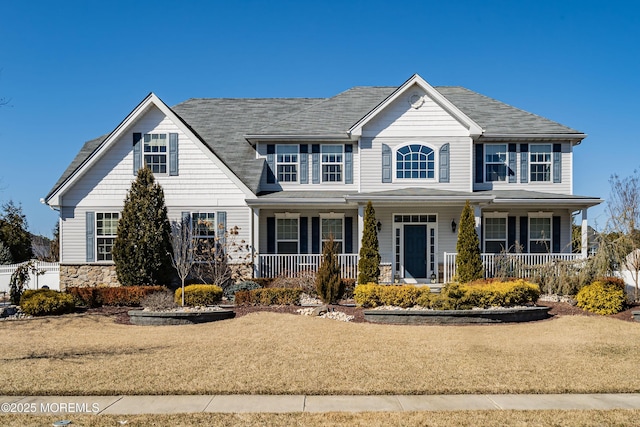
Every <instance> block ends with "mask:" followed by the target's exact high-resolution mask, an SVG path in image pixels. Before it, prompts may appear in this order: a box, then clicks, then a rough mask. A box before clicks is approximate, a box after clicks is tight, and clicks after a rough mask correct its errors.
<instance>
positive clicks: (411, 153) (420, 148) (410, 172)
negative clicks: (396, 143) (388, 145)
mask: <svg viewBox="0 0 640 427" xmlns="http://www.w3.org/2000/svg"><path fill="white" fill-rule="evenodd" d="M396 178H398V179H434V178H435V153H434V152H433V150H432V149H431V148H429V147H427V146H426V145H421V144H409V145H405V146H402V147H400V148H398V149H397V150H396Z"/></svg>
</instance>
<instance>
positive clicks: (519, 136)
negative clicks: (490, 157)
mask: <svg viewBox="0 0 640 427" xmlns="http://www.w3.org/2000/svg"><path fill="white" fill-rule="evenodd" d="M586 137H587V134H584V133H485V134H483V135H482V136H481V137H480V138H479V139H491V140H505V141H506V140H508V141H520V140H522V141H525V140H528V141H530V140H545V141H549V140H553V141H571V143H572V144H574V145H578V144H580V142H582V140H583V139H585V138H586Z"/></svg>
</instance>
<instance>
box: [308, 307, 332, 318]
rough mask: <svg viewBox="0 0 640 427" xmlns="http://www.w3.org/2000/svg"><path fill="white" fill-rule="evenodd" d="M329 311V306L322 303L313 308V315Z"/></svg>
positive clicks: (320, 314)
mask: <svg viewBox="0 0 640 427" xmlns="http://www.w3.org/2000/svg"><path fill="white" fill-rule="evenodd" d="M328 312H329V307H327V306H326V305H321V306H320V307H316V308H314V309H313V311H312V312H311V315H312V316H322V315H323V314H326V313H328Z"/></svg>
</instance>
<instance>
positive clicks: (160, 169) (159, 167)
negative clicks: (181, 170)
mask: <svg viewBox="0 0 640 427" xmlns="http://www.w3.org/2000/svg"><path fill="white" fill-rule="evenodd" d="M144 163H145V165H147V166H148V167H149V168H150V169H151V172H153V173H158V174H166V173H167V134H166V133H145V134H144Z"/></svg>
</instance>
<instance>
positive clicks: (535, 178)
mask: <svg viewBox="0 0 640 427" xmlns="http://www.w3.org/2000/svg"><path fill="white" fill-rule="evenodd" d="M529 167H530V174H531V182H550V181H551V145H549V144H531V145H529Z"/></svg>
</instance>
